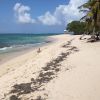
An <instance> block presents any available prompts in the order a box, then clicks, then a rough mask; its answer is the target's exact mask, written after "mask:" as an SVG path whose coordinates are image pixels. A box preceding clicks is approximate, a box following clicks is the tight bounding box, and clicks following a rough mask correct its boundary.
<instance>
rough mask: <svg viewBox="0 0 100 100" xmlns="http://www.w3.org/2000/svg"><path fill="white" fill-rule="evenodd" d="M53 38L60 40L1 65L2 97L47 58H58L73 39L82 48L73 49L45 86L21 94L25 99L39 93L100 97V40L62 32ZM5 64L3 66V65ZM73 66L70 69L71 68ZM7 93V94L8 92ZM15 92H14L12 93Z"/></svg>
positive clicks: (64, 98) (75, 99) (58, 98)
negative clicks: (55, 75)
mask: <svg viewBox="0 0 100 100" xmlns="http://www.w3.org/2000/svg"><path fill="white" fill-rule="evenodd" d="M52 38H54V39H57V41H56V42H54V43H52V44H50V45H48V46H44V47H42V48H41V50H42V52H41V53H39V54H37V52H36V50H34V51H31V52H28V53H27V54H24V55H22V56H19V57H17V58H14V59H12V60H10V61H9V62H7V63H5V64H3V65H0V76H1V77H0V100H9V97H10V94H8V93H9V91H11V90H12V86H13V85H15V84H16V83H17V84H19V83H28V82H30V79H31V78H33V77H36V76H37V73H36V74H33V73H34V72H38V71H40V70H41V68H42V67H44V66H45V65H46V63H47V62H49V61H51V60H52V59H54V58H57V56H59V54H61V52H65V51H66V50H67V48H62V45H63V44H66V43H67V41H69V40H71V39H74V40H73V41H72V44H71V45H72V46H76V47H77V48H78V49H79V52H76V53H73V54H71V55H69V56H68V58H67V59H65V60H64V61H63V62H61V71H60V72H59V73H58V74H57V78H54V79H53V80H52V81H50V82H49V83H47V84H45V86H44V87H45V90H44V91H39V92H34V93H29V94H24V95H21V98H22V100H31V99H34V98H35V97H36V96H38V95H41V96H43V95H44V97H46V96H47V94H48V96H47V100H99V99H100V78H99V76H100V61H99V59H100V55H99V54H100V43H99V42H97V43H86V42H85V41H80V40H79V36H72V35H58V36H53V37H52ZM1 68H2V69H1ZM67 69H69V70H67ZM5 95H6V96H5ZM11 95H12V94H11Z"/></svg>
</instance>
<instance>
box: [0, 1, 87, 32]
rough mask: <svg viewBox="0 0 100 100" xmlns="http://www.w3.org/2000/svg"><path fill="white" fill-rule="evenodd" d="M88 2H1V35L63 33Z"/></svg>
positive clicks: (80, 14)
mask: <svg viewBox="0 0 100 100" xmlns="http://www.w3.org/2000/svg"><path fill="white" fill-rule="evenodd" d="M86 1H87V0H0V33H62V32H63V30H64V29H65V28H66V25H67V24H68V23H69V22H71V21H73V20H79V19H80V18H81V17H82V16H83V13H80V12H79V9H78V7H79V6H80V5H82V4H83V3H85V2H86Z"/></svg>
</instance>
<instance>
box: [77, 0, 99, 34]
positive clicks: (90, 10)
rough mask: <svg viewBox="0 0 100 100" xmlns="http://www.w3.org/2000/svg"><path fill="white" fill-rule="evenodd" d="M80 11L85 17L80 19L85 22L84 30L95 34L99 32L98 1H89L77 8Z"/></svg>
mask: <svg viewBox="0 0 100 100" xmlns="http://www.w3.org/2000/svg"><path fill="white" fill-rule="evenodd" d="M79 9H81V10H80V11H82V12H85V13H86V15H85V16H84V17H82V18H81V20H84V21H85V22H86V29H87V30H88V31H89V32H91V31H92V32H91V33H92V35H94V34H96V33H97V32H99V31H100V0H89V1H88V2H87V3H85V4H83V5H81V6H80V7H79Z"/></svg>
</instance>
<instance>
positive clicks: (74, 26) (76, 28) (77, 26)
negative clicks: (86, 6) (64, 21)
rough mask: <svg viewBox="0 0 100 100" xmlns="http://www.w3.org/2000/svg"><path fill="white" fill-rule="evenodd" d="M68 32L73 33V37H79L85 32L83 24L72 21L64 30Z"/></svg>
mask: <svg viewBox="0 0 100 100" xmlns="http://www.w3.org/2000/svg"><path fill="white" fill-rule="evenodd" d="M66 29H67V30H68V31H69V32H74V34H75V35H80V34H83V33H84V32H85V22H80V21H72V22H71V23H69V24H68V25H67V28H66Z"/></svg>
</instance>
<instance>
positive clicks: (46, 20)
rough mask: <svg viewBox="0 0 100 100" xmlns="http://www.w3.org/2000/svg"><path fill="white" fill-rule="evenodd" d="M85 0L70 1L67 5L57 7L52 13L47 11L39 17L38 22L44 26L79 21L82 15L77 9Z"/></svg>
mask: <svg viewBox="0 0 100 100" xmlns="http://www.w3.org/2000/svg"><path fill="white" fill-rule="evenodd" d="M86 1H87V0H70V1H69V3H68V4H67V5H59V6H58V7H56V9H55V11H54V12H53V13H50V12H49V11H48V12H46V13H45V14H44V15H42V16H39V17H38V20H39V21H40V22H41V23H42V24H44V25H62V24H65V25H66V24H67V23H69V22H71V21H73V20H79V19H80V18H81V17H82V16H83V14H82V13H80V12H79V9H78V7H79V6H80V5H82V4H83V3H85V2H86Z"/></svg>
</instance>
